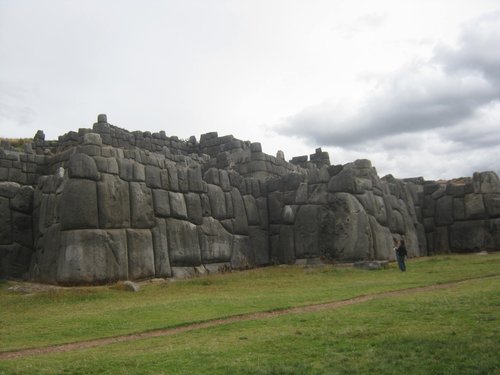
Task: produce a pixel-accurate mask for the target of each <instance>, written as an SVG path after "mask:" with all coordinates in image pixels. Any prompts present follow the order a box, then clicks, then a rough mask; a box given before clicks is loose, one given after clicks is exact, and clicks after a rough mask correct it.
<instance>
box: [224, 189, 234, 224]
mask: <svg viewBox="0 0 500 375" xmlns="http://www.w3.org/2000/svg"><path fill="white" fill-rule="evenodd" d="M224 197H225V200H226V217H227V218H234V206H233V197H232V195H231V193H230V192H225V193H224Z"/></svg>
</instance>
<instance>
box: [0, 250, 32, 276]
mask: <svg viewBox="0 0 500 375" xmlns="http://www.w3.org/2000/svg"><path fill="white" fill-rule="evenodd" d="M32 255H33V250H32V249H31V248H29V247H26V246H22V245H19V244H17V243H14V244H10V245H0V280H2V279H4V278H9V277H14V278H24V277H25V276H26V275H27V272H28V270H29V265H30V261H31V257H32Z"/></svg>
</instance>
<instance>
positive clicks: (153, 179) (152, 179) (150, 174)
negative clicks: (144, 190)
mask: <svg viewBox="0 0 500 375" xmlns="http://www.w3.org/2000/svg"><path fill="white" fill-rule="evenodd" d="M145 174H146V185H147V186H148V187H150V188H161V187H162V184H161V177H160V168H158V167H155V166H152V165H147V166H146V171H145Z"/></svg>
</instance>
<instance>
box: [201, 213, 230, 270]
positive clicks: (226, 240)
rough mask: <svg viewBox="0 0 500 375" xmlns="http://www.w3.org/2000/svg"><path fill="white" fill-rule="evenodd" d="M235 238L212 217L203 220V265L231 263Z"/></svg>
mask: <svg viewBox="0 0 500 375" xmlns="http://www.w3.org/2000/svg"><path fill="white" fill-rule="evenodd" d="M233 241H234V236H233V235H232V234H230V233H229V232H228V231H227V230H226V229H225V228H224V227H223V226H222V224H221V223H220V222H219V221H217V220H215V219H214V218H212V217H205V218H203V224H202V225H201V226H200V245H201V259H202V262H203V263H221V262H229V261H230V259H231V251H232V248H233Z"/></svg>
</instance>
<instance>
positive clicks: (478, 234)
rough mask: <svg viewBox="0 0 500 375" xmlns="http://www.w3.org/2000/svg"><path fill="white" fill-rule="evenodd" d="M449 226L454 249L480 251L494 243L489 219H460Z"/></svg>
mask: <svg viewBox="0 0 500 375" xmlns="http://www.w3.org/2000/svg"><path fill="white" fill-rule="evenodd" d="M449 228H450V248H451V250H452V251H459V252H468V251H478V250H482V249H485V248H490V247H491V246H492V244H493V239H492V237H491V234H490V228H489V225H488V221H486V220H472V221H460V222H456V223H454V224H453V225H451V226H450V227H449Z"/></svg>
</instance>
